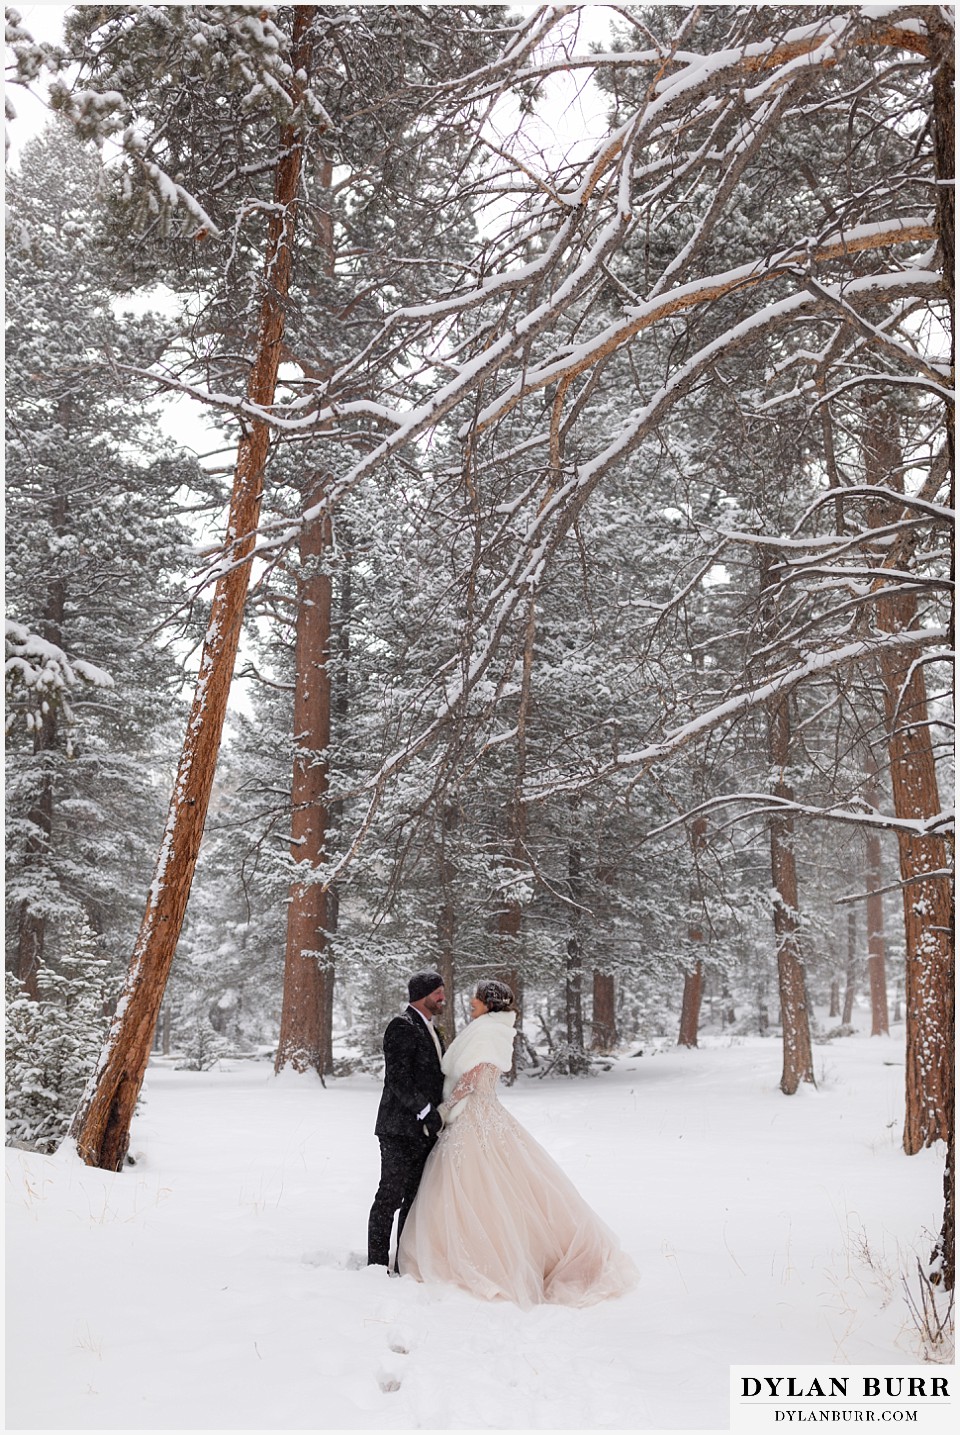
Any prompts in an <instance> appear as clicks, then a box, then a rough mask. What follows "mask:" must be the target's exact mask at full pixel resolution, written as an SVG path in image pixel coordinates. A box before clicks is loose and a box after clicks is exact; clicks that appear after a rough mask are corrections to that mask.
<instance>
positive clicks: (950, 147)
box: [925, 8, 957, 1290]
mask: <svg viewBox="0 0 960 1435" xmlns="http://www.w3.org/2000/svg"><path fill="white" fill-rule="evenodd" d="M952 18H953V17H952V16H951V15H949V14H948V13H947V12H946V11H944V10H942V9H937V8H932V9H931V10H930V11H929V12H928V13H927V12H925V22H926V25H927V29H928V31H929V34H930V41H931V56H930V58H931V65H932V68H933V139H934V167H935V171H936V176H937V220H938V223H937V228H938V230H939V234H940V252H941V257H942V260H943V282H944V288H945V289H946V292H947V301H948V305H949V310H950V353H951V359H952V356H953V353H954V343H955V316H956V307H955V290H954V284H955V260H956V167H955V154H956V124H955V106H956V59H955V53H956V52H955V43H956V37H955V34H954V25H953V23H952ZM944 409H945V415H944V417H945V425H946V431H947V438H946V446H947V460H948V463H949V466H950V477H951V488H952V485H953V474H954V459H955V452H954V448H955V445H954V410H953V405H952V404H950V403H947V404H945V405H944ZM951 507H955V503H954V501H953V496H952V494H951ZM953 571H956V564H954V565H953ZM950 950H951V972H950V991H951V994H952V992H953V971H952V960H953V959H952V951H953V949H952V947H951V949H950ZM953 1016H954V1013H953V1011H952V1009H951V1012H950V1027H949V1031H948V1033H947V1038H948V1046H949V1050H948V1051H947V1053H946V1065H947V1068H948V1072H949V1078H948V1084H947V1090H946V1091H945V1093H944V1119H945V1124H946V1128H947V1160H946V1165H945V1167H944V1172H943V1224H942V1226H941V1228H940V1233H939V1235H938V1237H937V1241H936V1244H935V1245H934V1248H933V1251H932V1252H931V1257H930V1262H931V1279H932V1280H933V1281H935V1282H936V1283H938V1284H939V1283H940V1282H941V1281H942V1283H943V1285H944V1286H945V1287H946V1289H947V1290H953V1288H954V1278H955V1273H956V1245H955V1239H954V1238H955V1233H956V1204H955V1202H956V1189H957V1188H956V1130H955V1127H954V1109H955V1108H954V1103H955V1100H956V1089H955V1085H954V1081H955V1077H954V1065H953V1064H954V1056H955V1034H954V1028H953Z"/></svg>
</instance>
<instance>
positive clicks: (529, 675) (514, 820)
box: [497, 594, 537, 1081]
mask: <svg viewBox="0 0 960 1435" xmlns="http://www.w3.org/2000/svg"><path fill="white" fill-rule="evenodd" d="M536 631H537V609H536V600H535V598H534V596H533V594H531V595H530V603H529V606H528V608H527V621H526V627H525V631H524V641H523V657H522V678H521V683H520V703H519V707H518V711H517V769H516V773H515V774H514V779H513V796H512V799H511V802H510V805H509V807H508V809H507V830H508V834H509V838H510V852H511V859H510V866H511V867H512V868H513V869H514V870H516V871H521V870H523V869H524V868H525V867H526V866H527V853H526V839H527V804H526V802H525V801H524V792H523V785H524V781H525V779H526V775H527V725H528V721H529V717H530V704H531V696H532V683H533V644H534V638H535V636H536ZM522 922H523V910H522V908H521V906H520V903H519V902H518V901H517V899H516V897H515V896H513V893H512V889H509V888H508V889H506V890H505V891H504V893H503V900H502V902H501V906H500V910H499V912H498V914H497V936H498V946H499V948H500V972H499V975H500V977H501V978H502V980H503V981H505V982H506V983H507V985H508V986H509V987H510V988H511V989H512V990H513V994H514V996H515V997H516V1001H517V1027H516V1031H517V1035H516V1039H515V1041H514V1043H513V1064H512V1066H511V1068H510V1071H509V1073H508V1077H507V1079H508V1080H509V1081H515V1080H516V1076H517V1060H518V1056H519V1055H520V1051H521V1047H522V1035H521V1026H522V1023H523V978H522V973H521V971H520V940H521V930H522Z"/></svg>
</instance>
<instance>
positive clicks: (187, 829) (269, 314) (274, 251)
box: [70, 5, 312, 1171]
mask: <svg viewBox="0 0 960 1435" xmlns="http://www.w3.org/2000/svg"><path fill="white" fill-rule="evenodd" d="M310 18H311V8H310V7H309V6H306V5H298V6H296V7H295V9H294V12H293V37H292V39H293V45H292V60H293V70H294V74H295V76H297V77H298V78H296V79H295V81H294V83H295V84H297V85H300V83H301V80H300V78H299V76H300V75H301V74H304V75H306V74H309V71H310V66H311V60H312V47H311V45H310V43H309V40H308V38H307V32H308V27H309V24H310ZM304 140H305V135H304V133H303V131H302V130H300V129H299V128H295V127H294V126H293V125H286V126H284V127H283V128H282V130H281V132H280V137H279V158H278V161H277V169H276V179H275V185H274V200H275V203H274V207H273V209H272V211H271V214H270V219H269V222H268V229H267V244H266V253H265V258H264V269H263V279H262V285H261V295H262V297H261V307H260V324H259V331H258V336H257V350H256V356H255V359H254V364H253V368H252V370H251V374H250V379H249V383H248V386H247V396H248V398H249V399H250V400H251V401H252V402H253V403H255V404H258V405H269V404H271V403H272V402H273V399H274V393H275V389H276V379H277V368H278V365H279V362H280V351H281V340H282V336H283V326H284V306H285V302H286V296H287V293H288V291H289V287H290V279H291V272H292V262H293V238H294V233H295V229H296V221H297V195H298V190H299V185H300V172H301V161H302V148H303V144H304ZM268 446H269V430H268V429H267V427H266V425H264V424H262V423H255V422H248V427H247V431H246V433H245V434H244V437H243V439H242V440H241V442H240V445H239V448H238V451H237V465H236V471H235V474H234V481H233V492H232V494H231V501H230V513H229V519H228V524H227V535H226V543H225V555H224V556H225V568H226V571H225V572H224V573H223V574H222V576H221V577H220V578H219V579H218V580H217V583H216V587H215V589H214V595H213V602H212V605H211V612H210V621H209V624H208V627H207V635H206V640H205V642H204V647H203V653H202V656H201V660H200V673H199V677H198V679H197V686H196V691H195V693H194V699H193V706H192V709H191V713H190V718H189V721H188V723H187V733H186V737H185V739H184V744H183V750H182V752H181V756H180V764H179V767H178V770H177V778H176V783H175V785H174V790H173V796H172V798H171V802H170V809H169V812H168V815H167V823H166V828H165V830H164V835H163V841H162V844H161V848H160V854H159V857H158V860H157V866H156V869H155V874H154V880H153V883H152V885H151V888H150V893H149V896H148V899H147V907H146V911H145V913H144V917H143V922H142V924H141V927H140V932H139V935H138V937H137V941H136V945H135V946H134V950H133V954H132V956H131V959H130V967H129V970H128V973H127V979H126V982H125V985H124V989H123V992H122V994H121V997H120V1002H119V1005H118V1007H117V1012H116V1016H115V1018H114V1021H113V1025H112V1027H111V1030H110V1034H109V1036H108V1038H107V1042H106V1044H105V1046H104V1049H103V1052H102V1053H101V1056H100V1060H99V1062H98V1064H97V1069H96V1072H95V1073H94V1076H93V1079H92V1081H91V1083H90V1086H89V1088H88V1090H87V1092H86V1093H85V1095H84V1099H83V1101H82V1103H81V1105H80V1108H79V1110H78V1111H77V1114H76V1116H75V1117H74V1121H73V1125H72V1126H71V1131H70V1134H71V1136H72V1138H73V1139H74V1140H75V1141H76V1145H77V1150H78V1152H79V1153H80V1155H81V1157H82V1158H83V1160H84V1161H86V1163H87V1165H90V1166H100V1167H102V1168H103V1169H105V1170H110V1171H119V1170H120V1169H121V1168H122V1166H123V1162H124V1159H125V1157H126V1153H127V1147H128V1145H129V1142H130V1122H131V1119H132V1117H133V1112H134V1108H135V1106H136V1103H137V1097H138V1096H139V1093H140V1087H141V1085H142V1083H143V1077H144V1073H145V1071H146V1067H147V1062H148V1060H149V1057H150V1048H151V1045H152V1042H153V1033H154V1030H155V1028H156V1024H157V1017H158V1015H159V1012H160V1006H161V1003H162V1001H163V993H164V990H165V987H166V983H167V977H168V975H169V972H170V966H171V963H172V961H173V954H174V951H175V950H176V945H177V941H178V938H179V936H180V929H181V927H182V925H183V917H184V913H185V911H186V906H187V900H188V898H189V895H190V886H191V883H192V880H193V873H194V869H195V867H196V861H197V853H198V851H199V848H200V839H201V837H202V835H203V827H204V821H205V819H206V814H207V806H208V804H209V800H210V791H211V788H212V785H213V775H214V770H215V768H216V761H217V754H218V751H219V747H220V739H221V735H222V732H223V722H224V717H225V715H226V709H227V700H228V697H229V693H230V682H231V679H232V677H233V670H234V664H235V661H236V654H237V646H238V644H239V641H240V629H241V624H242V621H243V609H244V603H245V600H246V595H247V588H248V586H249V569H250V555H251V553H252V550H253V546H254V541H255V535H256V528H257V524H258V522H259V517H260V500H261V493H262V489H263V471H264V466H265V463H266V457H267V449H268ZM226 565H229V566H228V567H227V566H226Z"/></svg>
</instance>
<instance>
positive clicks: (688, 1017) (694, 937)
mask: <svg viewBox="0 0 960 1435" xmlns="http://www.w3.org/2000/svg"><path fill="white" fill-rule="evenodd" d="M706 841H707V819H706V818H705V817H698V818H696V820H695V821H694V823H693V825H692V827H691V830H690V850H691V855H692V859H693V864H694V867H695V868H696V864H697V861H698V859H699V854H700V853H701V851H702V850H703V848H704V846H705V845H706ZM699 902H700V890H699V887H698V886H697V885H696V884H694V883H691V885H690V907H691V913H692V912H693V909H694V905H695V904H698V903H699ZM687 936H688V938H689V941H690V944H691V946H692V947H693V948H694V949H696V947H697V946H698V945H699V944H700V943H701V942H702V941H703V926H702V924H701V922H700V921H699V919H698V918H697V917H695V916H693V915H691V917H690V922H689V926H688V929H687ZM702 1001H703V962H702V961H701V960H700V958H699V957H698V958H697V959H696V961H695V962H694V964H693V966H692V968H689V969H688V970H687V971H685V972H684V974H683V1002H682V1004H681V1007H680V1032H679V1035H678V1036H677V1045H678V1046H687V1047H694V1046H696V1044H697V1035H698V1033H699V1030H700V1005H701V1002H702Z"/></svg>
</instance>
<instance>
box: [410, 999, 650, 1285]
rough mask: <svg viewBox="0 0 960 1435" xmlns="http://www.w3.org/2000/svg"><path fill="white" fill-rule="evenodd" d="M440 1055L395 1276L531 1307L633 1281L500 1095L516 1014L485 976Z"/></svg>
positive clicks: (632, 1272)
mask: <svg viewBox="0 0 960 1435" xmlns="http://www.w3.org/2000/svg"><path fill="white" fill-rule="evenodd" d="M470 1014H471V1021H470V1024H469V1026H467V1027H466V1028H465V1029H464V1030H463V1031H462V1032H461V1033H460V1035H459V1036H458V1037H457V1038H456V1039H455V1040H454V1041H453V1042H451V1044H450V1046H449V1047H448V1048H447V1051H446V1052H445V1054H444V1057H443V1061H442V1066H443V1071H444V1087H443V1095H444V1101H443V1105H442V1106H441V1107H440V1114H441V1115H442V1116H443V1118H444V1122H445V1125H444V1129H443V1131H442V1133H441V1135H440V1139H439V1141H438V1142H437V1144H436V1146H435V1147H434V1149H433V1151H432V1152H431V1153H430V1156H429V1158H428V1160H427V1164H426V1167H425V1169H424V1173H423V1179H422V1180H421V1182H420V1189H419V1191H418V1192H417V1196H416V1199H415V1201H414V1203H413V1205H412V1207H411V1209H410V1214H409V1216H408V1217H407V1221H406V1224H405V1226H404V1228H403V1235H402V1237H401V1240H400V1248H399V1251H398V1260H397V1267H398V1269H399V1270H400V1271H401V1272H402V1273H403V1274H404V1275H412V1276H414V1277H415V1279H417V1280H420V1281H428V1282H435V1281H439V1282H447V1283H452V1284H453V1285H457V1286H461V1287H462V1288H463V1289H464V1290H467V1291H470V1292H471V1293H472V1294H473V1295H476V1296H481V1297H483V1298H485V1299H487V1300H498V1299H500V1300H510V1301H515V1302H516V1304H517V1305H519V1306H523V1307H525V1308H526V1307H529V1306H534V1305H540V1304H542V1303H543V1302H545V1301H548V1302H552V1303H554V1304H557V1305H573V1306H583V1305H593V1304H595V1303H596V1302H597V1301H601V1300H605V1299H607V1297H609V1296H616V1295H621V1294H622V1293H623V1292H624V1291H626V1290H629V1289H630V1288H631V1287H632V1286H633V1285H635V1284H636V1281H637V1279H638V1274H637V1270H636V1267H635V1266H634V1264H633V1261H632V1260H631V1259H630V1257H629V1256H628V1255H626V1254H625V1253H624V1252H623V1251H622V1250H621V1249H620V1245H619V1242H618V1241H617V1238H616V1236H615V1235H614V1234H613V1232H612V1231H611V1230H609V1229H608V1227H607V1226H605V1225H604V1224H603V1222H602V1221H601V1220H600V1218H599V1216H597V1215H596V1214H595V1212H594V1211H592V1210H591V1208H590V1207H589V1206H588V1205H587V1203H586V1201H584V1200H583V1198H582V1197H581V1196H580V1195H579V1194H578V1192H577V1190H576V1188H575V1187H574V1185H573V1183H572V1182H571V1181H570V1180H568V1178H567V1177H566V1176H565V1175H564V1174H563V1172H562V1171H561V1170H560V1167H559V1166H558V1165H557V1164H556V1162H555V1161H554V1160H553V1159H552V1158H551V1157H550V1156H548V1155H547V1153H546V1151H544V1149H543V1147H542V1146H540V1145H538V1144H537V1142H536V1141H534V1139H533V1137H532V1136H530V1135H529V1133H528V1132H527V1131H525V1130H524V1128H523V1127H522V1126H521V1125H520V1123H519V1121H517V1120H515V1119H514V1117H513V1116H511V1115H510V1113H509V1112H508V1111H507V1110H506V1109H505V1108H504V1107H503V1106H501V1104H500V1101H499V1100H498V1098H497V1083H498V1081H499V1079H500V1073H501V1072H502V1071H509V1069H510V1066H511V1062H512V1056H513V1028H514V1023H515V1022H516V1019H517V1013H516V1004H515V1002H514V998H513V993H512V991H511V990H510V988H509V987H508V986H507V985H506V984H505V983H504V982H497V981H482V982H480V983H479V984H478V985H477V988H476V992H475V995H474V996H473V998H472V999H471V1002H470Z"/></svg>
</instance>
